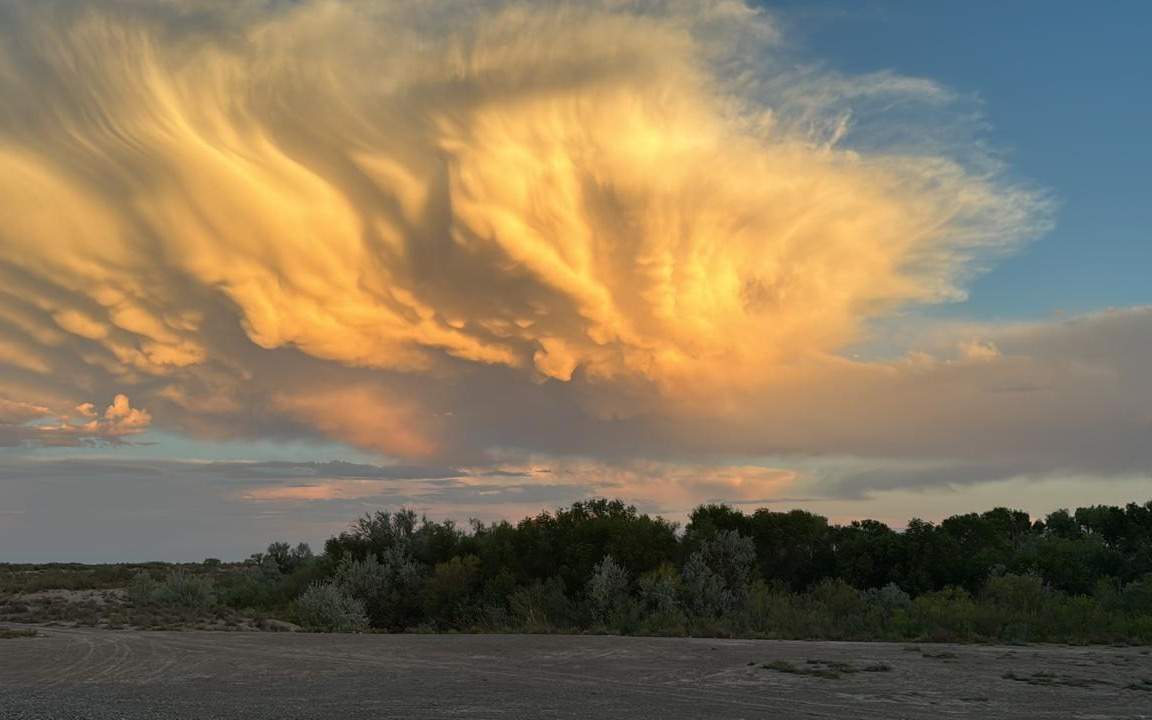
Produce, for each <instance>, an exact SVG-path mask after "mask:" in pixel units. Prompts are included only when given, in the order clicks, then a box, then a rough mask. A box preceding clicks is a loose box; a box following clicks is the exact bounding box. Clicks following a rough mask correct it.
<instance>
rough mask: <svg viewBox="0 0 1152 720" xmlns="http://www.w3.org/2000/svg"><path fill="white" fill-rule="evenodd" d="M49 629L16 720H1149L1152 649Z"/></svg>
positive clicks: (3, 661)
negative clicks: (815, 719)
mask: <svg viewBox="0 0 1152 720" xmlns="http://www.w3.org/2000/svg"><path fill="white" fill-rule="evenodd" d="M38 630H39V636H37V637H14V638H12V639H6V640H0V717H3V718H5V720H24V719H36V720H41V719H52V720H56V719H57V718H60V719H68V720H72V719H81V718H84V719H87V718H92V719H93V720H101V719H103V718H118V719H125V720H133V719H136V718H170V719H177V720H179V719H183V718H254V719H261V718H269V719H270V718H277V719H284V718H341V719H343V718H452V717H468V718H525V719H527V718H654V719H659V720H679V719H681V718H684V719H687V718H705V717H706V718H709V719H710V720H720V719H725V718H884V719H885V720H888V719H892V718H940V717H944V718H1061V719H1066V718H1082V719H1084V720H1089V719H1091V720H1108V719H1111V718H1152V654H1150V651H1149V649H1147V648H1113V647H1064V646H987V645H980V646H972V645H922V646H914V645H901V644H887V643H835V642H787V641H767V640H713V639H691V638H635V637H608V636H559V635H316V634H308V633H212V632H132V631H112V630H102V629H96V628H68V629H63V628H45V627H41V628H38Z"/></svg>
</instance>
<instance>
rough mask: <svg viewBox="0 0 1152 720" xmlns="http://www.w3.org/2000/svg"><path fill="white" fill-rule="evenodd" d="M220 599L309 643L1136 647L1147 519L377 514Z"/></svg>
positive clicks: (1147, 513)
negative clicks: (846, 642) (484, 637)
mask: <svg viewBox="0 0 1152 720" xmlns="http://www.w3.org/2000/svg"><path fill="white" fill-rule="evenodd" d="M220 590H221V598H222V599H223V601H224V602H226V603H227V604H230V605H233V606H235V607H248V608H261V607H263V608H272V607H282V608H286V609H287V612H288V613H289V614H291V616H292V617H293V618H294V619H295V620H296V621H298V622H299V623H300V624H302V625H304V626H306V627H308V628H311V629H318V630H366V629H378V630H388V631H402V630H430V631H453V630H527V631H589V630H592V631H607V632H623V633H649V634H711V635H748V636H764V637H827V638H845V639H848V638H854V639H881V638H886V639H929V640H931V639H940V640H982V639H1010V640H1059V641H1077V640H1081V641H1088V640H1094V641H1124V640H1130V641H1143V642H1148V641H1152V502H1148V503H1145V504H1143V505H1140V504H1136V503H1131V504H1128V505H1126V506H1124V507H1114V506H1103V505H1100V506H1093V507H1085V508H1079V509H1076V510H1075V511H1071V512H1070V511H1067V510H1059V511H1056V512H1053V513H1051V514H1049V515H1047V516H1046V517H1044V518H1042V519H1032V518H1031V517H1030V516H1029V515H1028V514H1027V513H1025V512H1022V511H1019V510H1010V509H1006V508H995V509H993V510H989V511H987V512H983V513H969V514H963V515H955V516H952V517H949V518H947V519H945V520H943V521H941V522H939V523H932V522H927V521H923V520H913V521H911V522H910V523H909V524H908V526H907V528H905V529H903V530H901V531H897V530H894V529H892V528H890V527H889V526H887V525H885V524H884V523H881V522H878V521H875V520H862V521H856V522H851V523H848V524H845V525H837V524H833V523H830V522H829V521H828V519H827V518H825V517H822V516H820V515H817V514H814V513H810V512H807V511H804V510H792V511H787V512H776V511H772V510H769V509H758V510H755V511H754V512H751V513H746V512H743V511H741V510H739V509H736V508H733V507H729V506H727V505H715V504H713V505H703V506H700V507H698V508H696V509H695V510H694V511H693V512H692V514H691V516H690V518H689V521H688V522H687V524H686V525H685V526H684V527H683V528H680V527H678V526H677V525H676V524H674V523H671V522H669V521H667V520H665V519H663V518H661V517H657V516H651V515H648V514H645V513H641V512H639V511H638V510H637V508H635V507H634V506H631V505H627V504H625V503H623V502H621V501H619V500H608V499H592V500H586V501H582V502H577V503H574V504H572V505H571V506H569V507H566V508H561V509H557V510H554V511H551V512H542V513H540V514H538V515H536V516H534V517H529V518H525V519H523V520H521V521H520V522H518V523H511V522H497V523H491V524H484V523H479V522H473V523H471V524H470V525H469V526H467V527H460V526H458V525H456V524H455V523H453V522H451V521H434V520H430V519H428V518H425V517H420V516H418V515H417V514H416V513H414V512H412V511H410V510H400V511H398V512H387V511H379V512H376V513H372V514H369V515H365V516H364V517H362V518H360V519H359V520H357V521H356V522H355V523H353V524H352V525H351V526H350V527H349V528H348V529H347V530H345V531H344V532H341V533H339V534H338V535H336V536H334V537H332V538H330V539H329V540H328V541H327V542H326V543H325V546H324V552H323V553H322V554H320V555H318V556H313V554H312V552H311V550H310V549H309V548H308V547H307V546H306V545H299V546H297V547H295V548H292V547H290V546H289V545H288V544H287V543H274V544H273V545H272V546H270V547H269V549H268V551H267V552H266V553H260V554H257V555H254V556H253V557H252V558H251V559H250V560H249V561H248V563H247V565H246V568H245V571H244V572H243V573H240V574H234V575H233V576H231V577H230V579H228V580H227V583H226V586H225V587H222V588H221V589H220Z"/></svg>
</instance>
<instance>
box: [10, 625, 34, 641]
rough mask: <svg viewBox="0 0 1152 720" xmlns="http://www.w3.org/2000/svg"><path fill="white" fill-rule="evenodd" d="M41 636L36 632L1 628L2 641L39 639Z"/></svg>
mask: <svg viewBox="0 0 1152 720" xmlns="http://www.w3.org/2000/svg"><path fill="white" fill-rule="evenodd" d="M39 635H40V633H38V632H36V631H35V630H30V629H24V628H4V627H0V640H15V639H16V638H30V637H39Z"/></svg>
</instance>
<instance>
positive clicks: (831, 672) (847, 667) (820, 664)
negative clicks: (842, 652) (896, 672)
mask: <svg viewBox="0 0 1152 720" xmlns="http://www.w3.org/2000/svg"><path fill="white" fill-rule="evenodd" d="M760 667H761V668H763V669H765V670H774V671H776V672H781V673H787V674H789V675H811V676H813V677H818V678H824V679H826V680H838V679H840V677H841V676H843V675H851V674H853V673H859V672H890V671H891V670H892V666H891V665H888V664H886V663H873V664H871V665H865V666H864V667H856V666H855V665H853V664H852V663H848V662H843V661H839V660H806V661H804V664H803V665H796V664H794V663H791V662H789V661H787V660H773V661H771V662H766V663H763V664H761V665H760Z"/></svg>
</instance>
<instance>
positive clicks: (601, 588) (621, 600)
mask: <svg viewBox="0 0 1152 720" xmlns="http://www.w3.org/2000/svg"><path fill="white" fill-rule="evenodd" d="M628 585H629V581H628V571H627V570H625V569H624V568H623V567H621V566H620V564H619V563H617V562H616V561H615V560H613V559H612V556H611V555H605V556H604V559H603V560H601V561H600V562H599V563H598V564H597V565H596V566H595V567H594V568H593V569H592V577H591V578H589V580H588V587H587V593H588V603H589V606H590V608H591V610H592V616H593V618H594V619H595V620H596V621H597V622H599V623H603V624H605V625H611V624H619V623H620V621H621V620H622V619H623V618H624V617H625V616H626V615H627V613H628V609H629V606H630V605H631V600H632V599H631V597H629V595H628Z"/></svg>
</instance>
